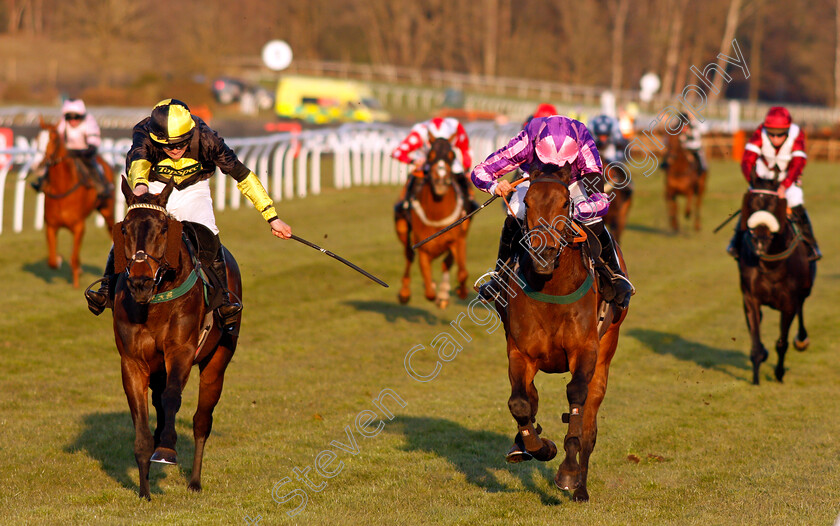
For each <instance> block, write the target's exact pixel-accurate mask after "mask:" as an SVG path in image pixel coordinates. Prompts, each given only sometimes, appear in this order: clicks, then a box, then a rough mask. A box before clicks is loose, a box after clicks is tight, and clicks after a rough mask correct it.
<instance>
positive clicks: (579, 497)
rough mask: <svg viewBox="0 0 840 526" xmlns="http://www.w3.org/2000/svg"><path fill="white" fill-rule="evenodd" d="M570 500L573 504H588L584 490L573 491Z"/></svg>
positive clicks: (587, 495) (586, 492)
mask: <svg viewBox="0 0 840 526" xmlns="http://www.w3.org/2000/svg"><path fill="white" fill-rule="evenodd" d="M572 500H573V501H575V502H589V492H588V491H586V488H582V487H581V488H578V489H576V490H575V493H574V495H572Z"/></svg>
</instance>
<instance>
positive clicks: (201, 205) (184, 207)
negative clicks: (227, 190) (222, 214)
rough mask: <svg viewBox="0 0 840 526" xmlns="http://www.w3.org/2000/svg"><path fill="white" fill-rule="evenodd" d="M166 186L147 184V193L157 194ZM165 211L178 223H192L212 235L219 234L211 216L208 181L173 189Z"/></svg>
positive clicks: (211, 201) (153, 183) (214, 219)
mask: <svg viewBox="0 0 840 526" xmlns="http://www.w3.org/2000/svg"><path fill="white" fill-rule="evenodd" d="M165 186H166V184H164V183H162V182H160V181H151V182H149V191H150V192H152V193H154V194H159V193H160V192H161V190H163V188H164V187H165ZM166 210H167V211H168V212H169V213H170V214H172V216H173V217H174V218H175V219H177V220H178V221H192V222H193V223H200V224H202V225H204V226H206V227H207V228H209V229H210V230H211V231H212V232H213V233H214V234H218V233H219V229H218V227H216V216H215V215H214V214H213V198H212V196H211V194H210V180H209V179H205V180H204V181H199V182H198V183H195V184H193V185H190V186H188V187H186V188H184V189H183V190H178V189H173V190H172V194H171V195H170V196H169V200H168V201H167V202H166Z"/></svg>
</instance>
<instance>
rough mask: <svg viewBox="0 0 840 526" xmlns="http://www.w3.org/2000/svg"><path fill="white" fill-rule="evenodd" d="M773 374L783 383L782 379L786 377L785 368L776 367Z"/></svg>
mask: <svg viewBox="0 0 840 526" xmlns="http://www.w3.org/2000/svg"><path fill="white" fill-rule="evenodd" d="M773 372H774V373H775V374H776V380H778V381H779V382H781V381H782V378H783V377H784V376H785V368H784V367H776V369H775V370H774V371H773Z"/></svg>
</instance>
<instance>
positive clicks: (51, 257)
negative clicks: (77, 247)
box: [46, 225, 61, 269]
mask: <svg viewBox="0 0 840 526" xmlns="http://www.w3.org/2000/svg"><path fill="white" fill-rule="evenodd" d="M46 233H47V265H49V266H50V268H54V269H57V268H58V267H59V266H60V265H61V258H59V257H58V229H57V228H56V227H54V226H50V225H47V228H46Z"/></svg>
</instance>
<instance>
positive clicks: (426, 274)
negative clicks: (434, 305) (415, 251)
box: [418, 250, 436, 301]
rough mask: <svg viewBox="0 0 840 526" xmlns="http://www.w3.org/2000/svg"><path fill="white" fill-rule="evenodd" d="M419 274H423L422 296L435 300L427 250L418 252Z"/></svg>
mask: <svg viewBox="0 0 840 526" xmlns="http://www.w3.org/2000/svg"><path fill="white" fill-rule="evenodd" d="M419 256H420V257H419V258H418V259H419V261H418V263H419V264H420V274H421V275H422V276H423V287H424V288H425V291H424V293H423V294H424V296H426V299H427V300H429V301H435V297H436V294H435V282H434V281H432V258H431V256H430V255H429V253H428V252H426V251H425V250H421V251H420V253H419Z"/></svg>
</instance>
